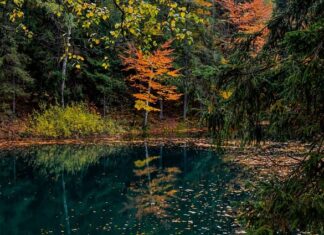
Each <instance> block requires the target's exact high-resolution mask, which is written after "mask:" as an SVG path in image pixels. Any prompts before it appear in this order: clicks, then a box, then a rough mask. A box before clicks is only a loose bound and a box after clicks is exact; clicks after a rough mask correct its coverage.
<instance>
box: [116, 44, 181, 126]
mask: <svg viewBox="0 0 324 235" xmlns="http://www.w3.org/2000/svg"><path fill="white" fill-rule="evenodd" d="M171 42H172V41H167V42H166V43H164V44H163V45H162V46H161V47H160V48H159V49H157V50H156V51H154V52H153V53H144V52H143V51H142V50H140V49H137V48H136V47H135V46H133V45H131V44H129V45H128V49H127V50H126V51H125V53H124V54H123V55H120V58H121V60H122V62H123V65H124V66H125V69H124V70H126V71H133V72H134V74H132V75H130V76H129V77H128V81H129V82H130V83H131V86H132V87H134V88H136V89H137V90H138V93H135V94H134V95H133V96H134V97H135V98H136V101H135V108H136V109H137V110H144V111H145V117H144V128H146V127H147V124H148V114H149V112H151V111H159V109H158V108H155V107H154V105H155V104H156V103H157V101H158V100H159V99H163V100H173V101H175V100H178V99H179V98H180V96H181V94H179V93H177V91H176V89H177V88H176V87H175V86H171V85H167V84H165V81H166V79H167V78H170V77H178V76H179V75H180V74H179V70H175V69H174V68H173V58H172V56H171V54H172V52H173V49H171V48H170V46H171Z"/></svg>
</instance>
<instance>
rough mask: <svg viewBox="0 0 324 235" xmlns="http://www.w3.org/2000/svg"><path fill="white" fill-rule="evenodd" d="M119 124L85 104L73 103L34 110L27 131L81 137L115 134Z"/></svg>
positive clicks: (51, 135)
mask: <svg viewBox="0 0 324 235" xmlns="http://www.w3.org/2000/svg"><path fill="white" fill-rule="evenodd" d="M119 131H121V129H120V128H119V126H118V125H117V124H116V123H115V122H114V121H113V120H110V119H102V118H101V116H100V115H99V114H98V113H97V112H96V111H95V110H94V109H89V108H88V107H87V106H86V105H85V104H73V105H69V106H67V107H66V108H62V107H60V106H50V107H49V108H48V109H43V111H41V112H34V113H33V115H32V117H31V120H30V127H29V129H28V132H29V133H31V134H32V135H35V136H43V137H51V138H56V137H73V136H77V137H81V136H90V135H95V134H103V133H108V134H116V133H117V132H119Z"/></svg>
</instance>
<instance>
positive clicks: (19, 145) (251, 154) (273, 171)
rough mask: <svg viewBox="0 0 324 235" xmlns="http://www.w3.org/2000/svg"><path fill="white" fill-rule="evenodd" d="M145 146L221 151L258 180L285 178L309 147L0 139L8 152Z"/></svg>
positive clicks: (185, 140) (195, 140) (196, 140)
mask: <svg viewBox="0 0 324 235" xmlns="http://www.w3.org/2000/svg"><path fill="white" fill-rule="evenodd" d="M145 142H146V143H147V144H148V145H149V146H150V147H154V146H161V145H162V146H180V147H191V148H196V149H215V150H216V148H217V147H220V148H221V149H222V150H223V152H222V154H223V158H224V160H225V161H228V162H232V163H234V164H239V165H241V166H243V167H246V168H248V169H249V170H251V171H253V172H254V173H256V174H257V175H259V176H260V177H263V176H267V175H268V176H269V175H277V176H279V177H283V178H285V177H287V176H288V175H289V174H290V172H291V171H292V170H293V169H294V168H295V166H297V165H298V164H299V163H300V162H302V161H303V160H305V157H306V156H307V153H308V150H309V144H305V143H302V142H298V141H286V142H272V141H266V142H262V144H261V145H260V146H255V145H245V146H244V147H242V146H241V143H240V141H239V140H227V141H224V143H223V144H222V146H217V145H216V144H215V143H213V141H212V139H210V138H207V137H170V136H169V137H166V136H163V137H159V136H155V137H152V136H150V137H147V138H144V137H141V136H114V137H112V136H110V137H108V136H106V137H91V138H69V139H67V138H66V139H63V138H62V139H44V138H28V139H27V138H26V139H25V138H22V139H16V140H8V139H0V151H7V150H8V151H10V150H15V149H23V148H29V147H39V146H51V145H84V146H87V145H88V146H91V145H103V146H138V145H143V144H144V143H145Z"/></svg>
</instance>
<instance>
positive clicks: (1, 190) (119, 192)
mask: <svg viewBox="0 0 324 235" xmlns="http://www.w3.org/2000/svg"><path fill="white" fill-rule="evenodd" d="M242 178H244V177H242V170H239V169H238V168H237V167H235V166H233V165H230V164H229V163H225V162H224V161H223V160H222V157H221V156H219V155H218V154H216V153H215V152H213V151H209V150H195V149H191V148H187V147H172V148H171V147H166V146H164V147H163V146H158V147H149V146H140V147H109V146H43V147H34V148H29V149H21V150H19V149H18V150H11V151H1V152H0V234H1V235H2V234H3V235H11V234H22V235H29V234H30V235H37V234H68V235H69V234H91V235H93V234H94V235H96V234H235V233H236V232H237V231H239V230H241V229H240V228H239V227H238V225H237V224H236V222H235V218H233V215H234V213H233V212H234V211H235V207H237V204H239V203H240V202H241V201H242V198H243V197H244V195H242V193H239V191H240V184H238V183H237V182H239V181H240V180H241V179H242Z"/></svg>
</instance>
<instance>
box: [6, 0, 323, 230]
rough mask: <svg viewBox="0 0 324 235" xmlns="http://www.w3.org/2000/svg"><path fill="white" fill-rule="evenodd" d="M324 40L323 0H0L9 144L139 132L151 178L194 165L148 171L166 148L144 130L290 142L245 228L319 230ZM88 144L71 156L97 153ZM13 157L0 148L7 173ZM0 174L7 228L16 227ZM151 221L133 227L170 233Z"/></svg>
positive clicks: (254, 143)
mask: <svg viewBox="0 0 324 235" xmlns="http://www.w3.org/2000/svg"><path fill="white" fill-rule="evenodd" d="M323 39H324V1H323V0H307V1H305V0H190V1H189V0H174V1H172V0H0V142H1V144H0V150H3V151H7V150H6V149H9V148H10V149H14V150H15V151H16V149H19V147H18V146H19V145H24V146H25V145H32V144H38V143H44V144H46V143H49V142H50V143H52V144H54V146H56V145H57V146H59V145H58V144H66V143H67V142H68V141H74V142H76V143H78V144H81V142H79V141H82V143H87V142H88V141H89V142H96V141H97V140H98V141H99V142H105V140H104V139H108V141H109V140H111V141H114V142H116V141H117V140H118V141H119V140H120V141H123V142H126V144H127V143H131V142H135V141H136V140H139V141H143V143H145V145H143V146H144V150H145V156H146V158H145V159H146V160H142V161H144V162H141V160H137V161H135V162H134V163H135V166H134V167H135V168H136V167H137V168H141V167H144V168H145V169H144V168H143V169H142V171H141V170H138V169H135V170H134V172H138V171H140V173H138V174H139V175H140V177H142V176H143V175H146V174H148V182H149V183H148V185H149V186H150V182H151V184H153V183H154V182H155V181H154V179H152V177H153V176H155V175H156V174H157V176H161V177H162V175H163V177H162V178H161V181H159V184H160V183H161V182H162V181H163V179H165V180H170V181H172V182H174V181H173V179H171V178H172V177H175V175H177V174H180V172H187V171H184V169H180V168H181V167H179V170H178V169H177V170H175V168H166V169H165V171H161V172H162V173H156V172H158V171H157V169H155V168H154V170H153V169H151V168H152V167H151V168H150V166H149V164H154V161H158V158H155V157H154V156H149V154H148V152H149V149H148V146H147V141H146V139H147V138H148V139H153V141H154V142H158V141H159V138H160V139H163V140H166V141H167V142H174V141H180V142H181V141H185V140H186V139H191V138H194V140H193V142H197V143H198V142H199V143H200V145H201V146H202V145H203V143H205V142H208V145H209V147H210V146H213V148H215V149H217V150H216V151H218V152H219V154H221V155H222V154H225V155H226V154H227V155H228V154H229V152H230V151H228V149H229V147H230V146H229V145H231V144H229V143H233V142H235V143H237V144H236V145H237V146H239V147H237V148H238V149H240V150H237V151H245V150H246V149H249V150H250V149H252V150H251V151H252V152H253V154H254V153H259V151H261V150H262V149H270V150H269V151H268V152H269V154H268V155H269V156H270V155H272V154H273V153H274V152H275V150H272V149H273V148H272V147H271V146H275V147H274V148H275V149H276V145H280V146H288V145H289V146H295V147H294V149H288V150H287V149H281V150H280V151H281V154H282V155H285V157H286V158H285V160H283V161H282V162H280V163H281V164H283V165H285V166H287V165H291V166H289V174H288V173H287V175H286V176H285V177H281V176H280V177H279V176H273V177H272V176H271V177H270V176H269V175H270V174H268V175H267V177H266V180H264V179H265V178H262V179H261V180H260V179H259V180H258V182H257V183H254V186H253V189H249V191H250V194H251V195H252V196H249V197H248V199H246V200H244V201H245V203H244V204H243V205H241V206H240V209H238V210H237V214H238V217H239V221H240V226H241V227H242V228H244V229H245V231H244V233H246V232H247V233H248V234H303V233H304V232H305V233H307V234H323V233H324V155H323V146H322V145H323V132H324V72H323V71H324V45H323V43H324V40H323ZM29 142H31V143H32V144H28V143H29ZM197 143H196V144H197ZM290 144H291V145H290ZM206 145H207V144H206ZM269 146H270V147H269ZM296 146H297V147H296ZM304 146H306V147H304ZM55 148H56V147H55ZM68 148H69V147H68ZM186 148H187V145H186ZM300 148H303V153H301V152H300V151H299V150H298V149H300ZM260 149H261V150H260ZM53 151H54V150H53ZM69 151H70V150H69ZM73 151H74V150H73ZM73 151H70V152H73ZM87 151H88V150H86V149H85V148H84V149H83V148H82V151H81V152H82V154H79V155H78V156H77V157H79V156H80V162H78V163H75V162H74V161H73V163H66V164H68V165H67V166H66V168H69V167H71V165H69V164H77V165H78V164H80V169H81V168H83V166H84V165H83V163H85V161H86V160H85V159H86V157H84V156H85V155H87V154H88V155H89V156H90V157H91V158H92V159H95V157H93V156H94V155H96V154H102V150H100V151H99V152H96V151H92V150H90V152H89V153H87ZM125 151H126V150H125ZM127 151H128V150H127ZM136 151H137V150H136ZM154 151H155V150H153V152H154ZM188 151H189V150H188ZM285 151H286V152H285ZM36 152H37V151H36ZM45 152H46V151H45ZM48 152H51V151H50V150H49V151H48ZM94 152H95V153H94ZM130 152H131V151H130ZM189 152H190V151H189ZM288 152H289V154H288ZM51 153H52V152H51ZM60 153H61V152H60V151H58V152H55V154H53V157H54V158H55V156H54V155H60ZM190 153H191V152H190ZM230 153H231V152H230ZM19 154H20V153H19ZM19 154H18V155H19ZM116 154H117V155H118V154H119V153H116ZM192 154H193V153H192ZM253 154H252V155H253ZM275 154H276V153H274V154H273V155H275ZM9 155H10V156H11V154H9ZM13 155H15V154H13ZM18 155H17V156H18ZM43 155H44V156H47V157H48V159H47V158H46V159H47V160H46V161H47V162H48V163H44V165H47V164H51V160H50V156H51V155H50V154H48V155H46V154H43ZM43 155H42V156H43ZM71 155H72V153H71ZM121 155H122V154H121ZM143 155H144V154H143ZM162 155H163V154H162V151H161V153H160V157H161V158H162ZM175 155H176V154H175ZM193 155H194V154H193ZM234 155H235V154H233V156H232V158H233V159H235V156H234ZM268 155H267V157H269V156H268ZM290 155H292V156H290ZM81 156H82V157H81ZM185 156H186V158H187V156H188V155H187V152H186V154H185ZM246 156H250V155H249V154H246ZM290 157H291V158H290ZM193 158H194V157H193ZM3 159H6V158H5V157H3ZM15 159H16V157H15ZM208 159H209V158H208ZM267 159H268V158H267ZM267 159H266V160H262V161H265V162H266V163H267V164H268V163H269V162H271V161H272V160H271V156H270V160H269V159H268V160H267ZM273 159H274V160H276V159H275V156H274V157H273ZM290 160H292V161H294V163H295V164H290V163H291V162H290ZM4 161H5V160H2V163H1V154H0V163H1V164H0V165H2V166H1V171H2V170H3V166H4V165H5V163H4ZM15 161H16V160H15ZM91 161H92V160H91ZM98 161H99V160H98ZM208 161H211V160H210V159H209V160H208ZM213 161H214V160H213ZM249 161H251V162H252V160H251V159H250V160H249ZM76 162H77V160H76ZM152 162H153V163H152ZM296 162H297V163H296ZM160 163H161V164H162V160H161V161H160ZM194 163H196V160H195V162H194ZM57 164H59V163H57ZM91 164H94V163H93V162H92V163H91ZM123 164H124V165H127V164H126V163H121V165H123ZM183 164H184V166H187V165H186V164H187V162H185V163H183ZM188 164H189V163H188ZM197 164H198V166H196V167H199V166H201V165H200V164H203V163H202V162H198V163H197ZM213 164H214V163H213ZM215 164H216V163H215ZM217 164H218V163H217ZM193 165H194V164H193ZM15 166H16V165H15ZM47 166H48V165H47ZM78 166H79V165H78ZM81 166H82V167H81ZM161 166H162V165H161ZM190 166H191V165H190ZM207 166H208V164H205V167H207ZM272 166H274V167H275V166H276V164H273V165H272ZM37 167H38V168H40V167H39V166H37ZM116 167H118V165H117V166H116ZM192 167H193V168H194V167H195V166H192ZM38 168H37V169H38ZM15 169H16V168H15ZM44 169H45V168H44ZM161 169H162V168H161ZM186 169H187V168H186ZM208 169H209V168H208ZM229 169H230V171H231V169H232V168H231V167H229ZM180 170H181V171H180ZM77 171H79V170H77ZM197 171H198V170H197ZM211 171H212V170H211ZM224 171H225V170H224ZM15 172H16V170H15ZM62 172H65V173H66V174H67V175H68V174H70V173H69V172H67V171H65V170H64V169H63V170H62V171H60V174H58V175H59V177H62V182H65V181H64V173H62ZM144 173H145V174H144ZM209 173H210V174H211V172H209ZM197 174H198V173H197ZM215 174H216V173H215ZM217 174H220V173H217ZM222 174H223V173H222ZM224 174H226V173H224ZM3 175H7V174H5V173H3ZM9 175H10V174H9ZM151 175H152V176H151ZM171 175H172V177H171ZM220 175H221V174H220ZM137 176H138V175H137ZM1 177H2V175H1V174H0V234H1V232H4V231H6V232H8V231H9V233H7V234H11V233H10V229H7V230H6V228H3V226H4V227H6V226H5V224H6V223H4V222H3V221H5V220H6V219H5V216H4V214H5V213H4V212H3V211H2V210H1V200H3V201H5V199H3V198H1V190H2V188H1V185H2V183H1V181H2V179H1ZM3 177H4V176H3ZM67 177H68V176H66V178H67ZM197 177H199V176H197ZM153 178H154V177H153ZM211 178H213V177H211ZM215 180H216V179H215ZM216 181H217V180H216ZM217 182H218V181H217ZM70 183H71V182H70ZM64 185H65V183H63V188H64V192H65V186H64ZM132 186H133V185H132ZM107 187H109V185H108V186H107ZM161 187H162V186H161ZM138 190H139V189H138ZM136 192H139V191H136ZM153 192H154V190H153ZM150 193H151V196H152V191H150ZM158 194H159V195H160V194H161V195H162V193H161V192H159V193H158ZM167 195H168V197H169V196H170V197H172V198H173V197H175V195H176V192H175V190H174V191H172V190H171V191H168V192H167ZM148 198H150V197H149V196H148ZM137 199H138V198H137ZM138 200H139V201H137V203H139V202H141V203H142V204H143V205H144V204H145V203H147V202H145V200H144V198H143V197H142V198H141V199H138ZM141 200H142V201H141ZM150 200H151V199H150ZM152 200H154V201H158V200H162V201H163V200H164V199H161V198H159V199H157V198H154V199H152ZM210 200H212V199H210ZM242 200H243V199H242ZM64 203H65V201H64ZM163 205H164V204H163ZM164 206H165V205H164ZM64 208H66V205H65V206H64ZM146 209H147V208H146ZM159 209H161V208H159ZM163 209H165V210H167V209H166V208H164V207H163ZM152 210H153V209H152ZM163 211H164V210H163ZM150 212H151V211H150ZM210 213H212V212H210ZM117 214H118V213H117ZM116 216H117V215H116ZM207 216H208V215H207ZM162 217H163V216H162ZM65 218H69V216H66V217H65ZM163 218H164V217H163ZM174 220H175V219H174ZM66 221H67V219H66ZM71 223H72V222H71ZM24 226H26V224H25V225H24ZM66 226H67V227H65V229H67V231H68V230H69V228H70V226H71V225H70V222H69V223H68V224H67V225H66ZM145 226H146V228H145V229H146V230H145V231H144V230H143V231H142V230H140V229H139V228H137V230H136V233H132V232H130V231H128V230H127V231H128V232H129V233H126V234H170V233H171V232H170V231H169V230H168V233H163V232H157V231H154V230H152V228H150V226H149V225H148V224H146V225H145ZM207 228H208V226H207ZM24 229H25V231H24ZM24 229H22V230H21V231H19V232H20V233H19V232H18V233H14V232H13V233H12V234H26V233H28V232H29V230H28V229H27V228H26V227H24ZM164 229H165V228H164ZM216 229H217V228H216ZM30 231H31V230H30ZM85 231H87V232H85ZM134 231H135V230H134ZM134 231H133V232H134ZM141 231H142V232H143V233H141ZM161 231H162V230H161ZM163 231H164V230H163ZM180 231H181V232H182V233H181V232H180V233H179V234H187V233H186V231H185V230H180ZM184 231H185V232H184ZM188 231H189V230H188ZM193 231H194V230H193ZM224 231H225V230H224ZM25 232H26V233H25ZM79 232H80V233H77V234H101V233H96V232H94V230H93V231H92V230H86V229H84V231H83V232H84V233H82V230H81V231H79ZM173 232H174V231H173ZM178 232H179V231H178ZM209 232H210V233H209ZM209 232H206V234H226V233H221V232H220V231H216V230H211V231H209ZM41 234H47V233H45V232H44V233H41ZM55 234H56V233H55ZM58 234H59V232H58ZM68 234H70V233H68ZM111 234H114V233H113V232H111ZM116 234H121V233H118V232H117V233H116ZM188 234H191V233H189V232H188ZM192 234H205V233H203V232H201V231H200V232H197V231H196V233H195V232H193V233H192ZM227 234H235V233H234V232H229V233H227Z"/></svg>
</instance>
